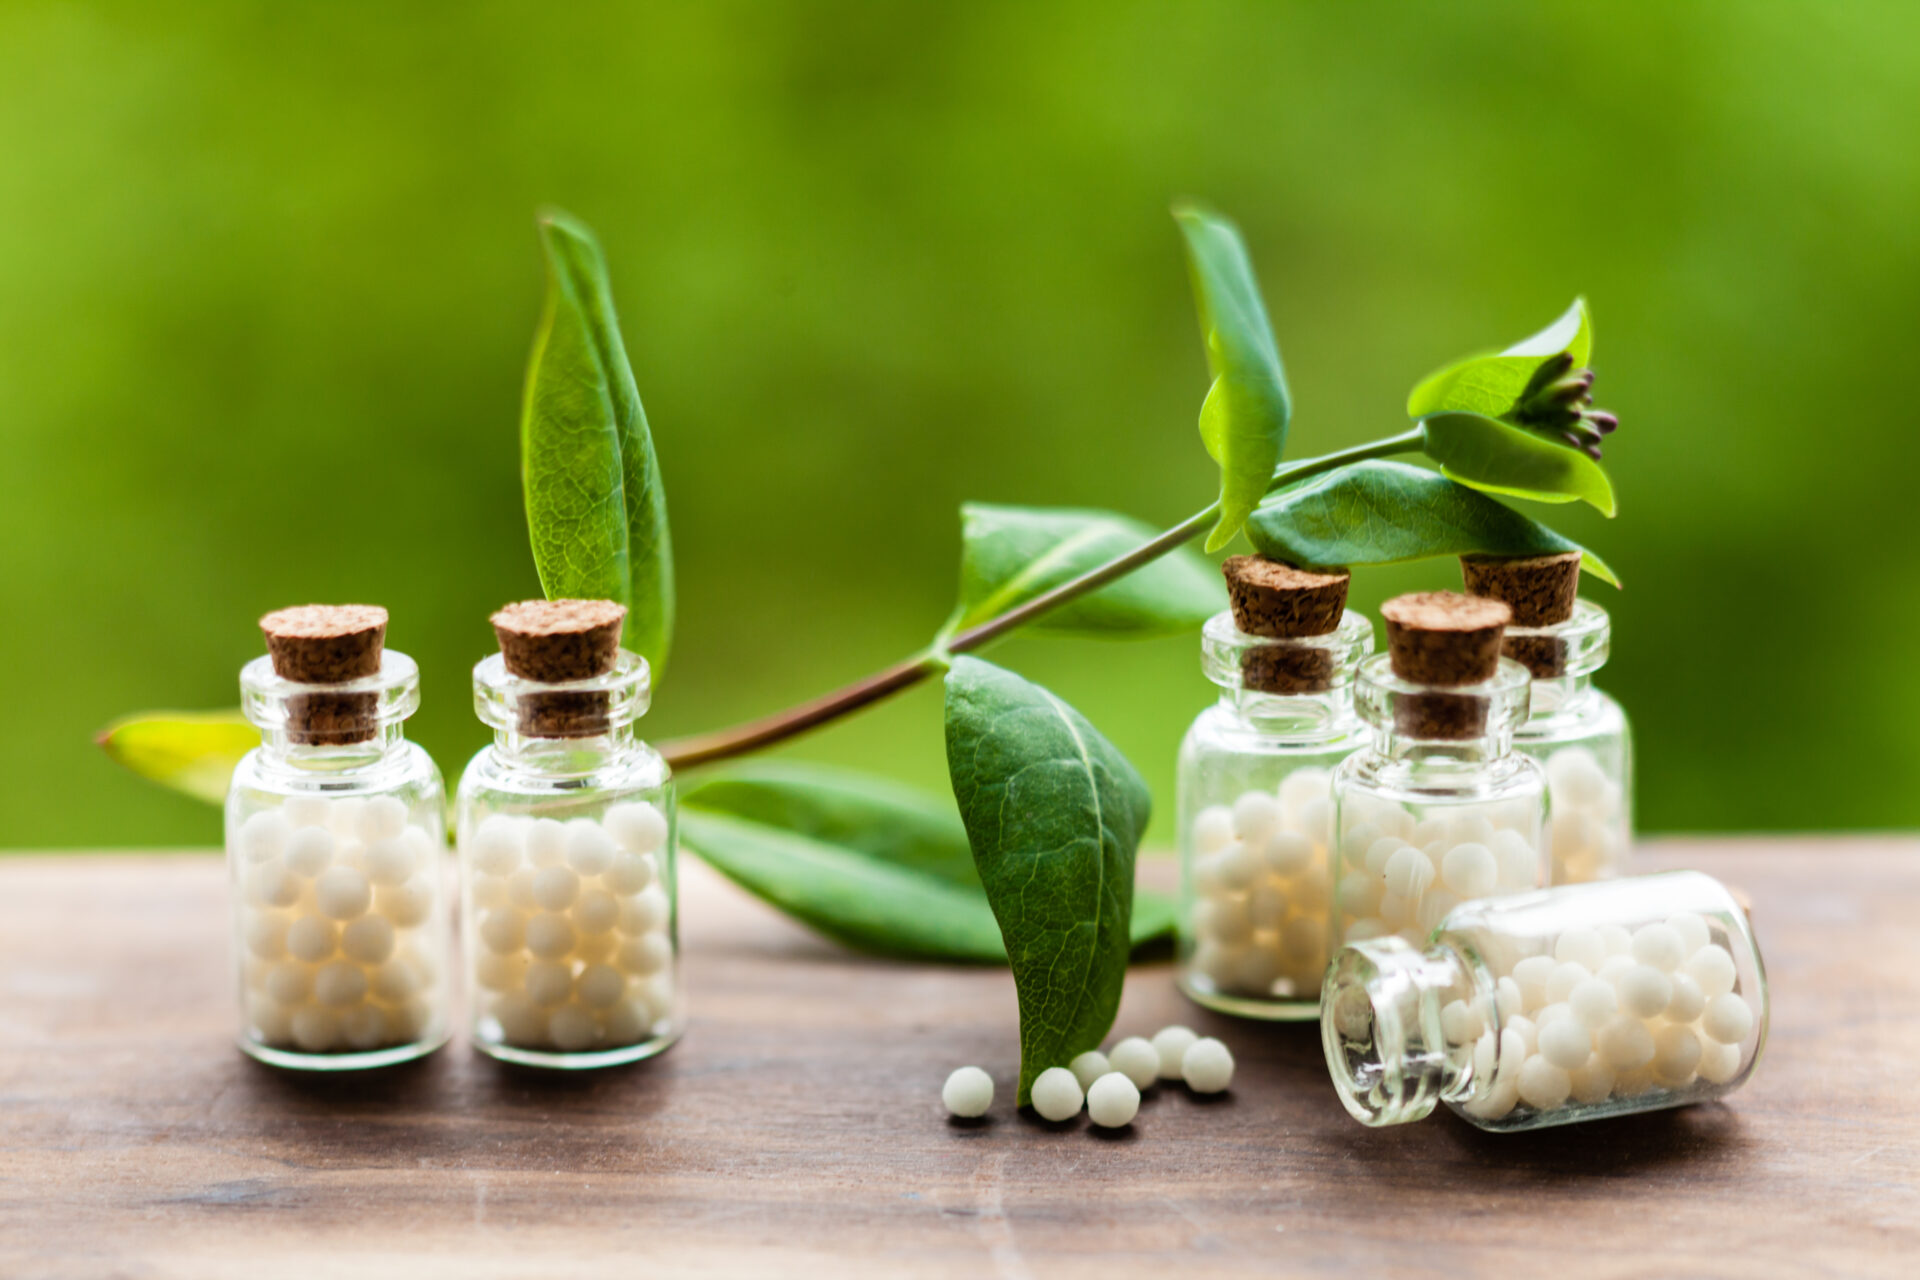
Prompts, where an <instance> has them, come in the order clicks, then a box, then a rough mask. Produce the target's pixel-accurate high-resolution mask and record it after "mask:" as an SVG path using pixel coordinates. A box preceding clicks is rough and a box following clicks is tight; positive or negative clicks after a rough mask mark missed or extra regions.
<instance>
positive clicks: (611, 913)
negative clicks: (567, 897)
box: [573, 889, 620, 934]
mask: <svg viewBox="0 0 1920 1280" xmlns="http://www.w3.org/2000/svg"><path fill="white" fill-rule="evenodd" d="M573 923H574V926H575V927H576V928H578V929H579V930H580V932H581V933H585V934H597V933H605V932H607V930H609V929H611V928H613V926H615V925H616V924H618V923H620V900H619V899H618V898H616V897H614V896H613V895H612V894H611V893H608V892H607V891H606V890H605V889H588V890H587V891H586V892H584V893H582V894H581V895H580V896H579V897H578V898H577V899H575V900H574V904H573Z"/></svg>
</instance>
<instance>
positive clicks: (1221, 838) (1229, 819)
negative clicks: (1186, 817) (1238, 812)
mask: <svg viewBox="0 0 1920 1280" xmlns="http://www.w3.org/2000/svg"><path fill="white" fill-rule="evenodd" d="M1232 843H1233V810H1231V809H1229V808H1228V807H1227V806H1226V805H1223V804H1216V805H1209V806H1207V807H1206V808H1205V809H1202V810H1201V811H1200V812H1199V813H1197V814H1195V815H1194V819H1193V849H1194V852H1195V853H1202V854H1206V853H1214V852H1216V851H1218V850H1220V849H1224V848H1226V847H1227V846H1228V845H1230V844H1232Z"/></svg>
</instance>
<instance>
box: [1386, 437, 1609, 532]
mask: <svg viewBox="0 0 1920 1280" xmlns="http://www.w3.org/2000/svg"><path fill="white" fill-rule="evenodd" d="M1420 432H1421V437H1422V444H1421V448H1422V450H1423V451H1424V452H1425V453H1426V455H1427V456H1428V457H1429V458H1432V459H1433V460H1434V461H1435V462H1437V463H1439V464H1440V470H1441V472H1442V473H1443V474H1445V475H1446V476H1447V477H1448V478H1449V479H1452V480H1458V481H1459V482H1460V483H1461V484H1464V485H1468V486H1471V487H1472V488H1475V489H1483V490H1485V491H1486V492H1488V493H1505V494H1510V495H1512V496H1513V497H1516V498H1531V499H1532V500H1534V501H1535V502H1583V501H1584V502H1586V503H1588V504H1590V505H1592V506H1593V507H1594V508H1596V509H1597V510H1599V511H1601V512H1603V513H1604V514H1606V515H1609V516H1611V515H1612V514H1613V513H1614V502H1613V485H1612V484H1611V483H1610V482H1609V481H1608V480H1607V473H1606V472H1604V471H1602V470H1601V469H1600V464H1599V463H1597V462H1595V461H1594V460H1593V459H1592V458H1589V457H1588V456H1587V455H1586V454H1584V453H1582V452H1580V451H1579V450H1578V449H1569V448H1567V447H1566V446H1564V445H1558V444H1553V443H1550V442H1549V441H1547V440H1543V439H1542V438H1541V437H1539V436H1537V435H1535V434H1534V433H1533V432H1531V431H1523V430H1521V429H1520V428H1519V427H1510V426H1508V425H1507V424H1506V423H1504V422H1495V421H1494V420H1493V419H1492V418H1489V417H1486V416H1484V415H1483V414H1478V413H1436V414H1433V415H1432V416H1430V417H1428V418H1425V419H1422V421H1421V423H1420Z"/></svg>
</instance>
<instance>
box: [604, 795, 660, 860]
mask: <svg viewBox="0 0 1920 1280" xmlns="http://www.w3.org/2000/svg"><path fill="white" fill-rule="evenodd" d="M601 822H602V824H603V825H604V826H605V827H606V829H607V834H609V835H611V836H612V837H613V838H614V839H615V840H617V841H618V842H619V843H620V846H621V847H622V848H623V849H625V850H627V851H628V852H629V853H652V852H653V851H654V850H656V849H658V848H660V846H662V845H664V844H665V843H666V842H667V819H666V816H665V815H664V814H662V813H661V812H660V810H659V809H657V808H655V807H654V806H653V805H651V804H649V803H648V802H647V801H645V800H637V801H633V802H632V803H629V804H616V805H614V806H613V807H611V808H609V809H608V810H607V812H606V816H605V817H604V818H602V819H601Z"/></svg>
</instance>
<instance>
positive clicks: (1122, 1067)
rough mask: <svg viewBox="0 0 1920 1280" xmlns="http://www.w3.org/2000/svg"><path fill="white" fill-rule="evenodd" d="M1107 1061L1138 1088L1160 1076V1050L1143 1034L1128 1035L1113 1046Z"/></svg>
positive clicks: (1147, 1084) (1149, 1083)
mask: <svg viewBox="0 0 1920 1280" xmlns="http://www.w3.org/2000/svg"><path fill="white" fill-rule="evenodd" d="M1107 1062H1108V1064H1109V1065H1110V1066H1112V1067H1113V1069H1114V1070H1115V1071H1118V1072H1119V1073H1120V1074H1121V1075H1123V1076H1125V1077H1126V1078H1127V1079H1129V1080H1131V1081H1133V1083H1134V1086H1135V1087H1136V1088H1140V1089H1145V1088H1146V1087H1148V1086H1149V1085H1151V1084H1152V1083H1153V1082H1154V1081H1155V1080H1156V1079H1158V1078H1159V1076H1160V1051H1159V1050H1157V1049H1155V1048H1154V1047H1153V1044H1152V1043H1151V1042H1150V1041H1148V1040H1147V1039H1145V1038H1144V1037H1142V1036H1128V1037H1127V1038H1126V1039H1124V1040H1122V1041H1121V1042H1120V1043H1119V1044H1116V1045H1115V1046H1113V1048H1112V1049H1111V1050H1110V1051H1109V1052H1108V1053H1107Z"/></svg>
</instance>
